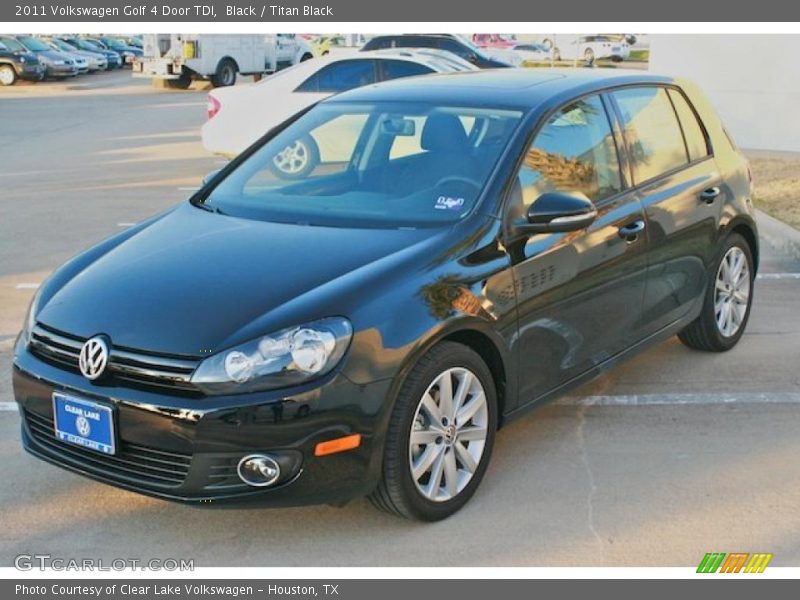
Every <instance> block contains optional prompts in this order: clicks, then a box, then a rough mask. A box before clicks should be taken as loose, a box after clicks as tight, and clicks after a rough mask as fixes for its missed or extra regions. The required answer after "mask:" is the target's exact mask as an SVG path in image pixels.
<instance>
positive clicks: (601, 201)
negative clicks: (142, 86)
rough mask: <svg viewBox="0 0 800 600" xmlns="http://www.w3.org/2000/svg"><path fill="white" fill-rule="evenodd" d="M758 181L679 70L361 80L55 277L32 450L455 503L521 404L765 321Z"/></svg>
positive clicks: (142, 471)
mask: <svg viewBox="0 0 800 600" xmlns="http://www.w3.org/2000/svg"><path fill="white" fill-rule="evenodd" d="M308 138H311V139H313V141H314V146H315V147H316V148H318V149H319V154H320V160H319V164H318V166H317V167H316V168H315V169H314V171H313V172H311V173H308V174H304V175H302V176H300V177H297V178H292V179H287V178H286V177H287V176H286V175H285V174H283V172H281V171H280V170H278V169H276V168H275V167H274V165H275V160H276V157H278V156H279V155H280V154H281V153H284V152H287V151H288V150H289V149H291V148H292V147H293V146H294V145H295V142H296V141H297V140H300V139H306V140H307V139H308ZM751 185H752V184H751V180H750V175H749V170H748V167H747V164H746V162H745V159H744V158H743V157H742V155H741V154H740V152H739V151H738V150H737V149H736V147H735V146H734V144H733V142H732V141H731V139H730V137H729V136H728V134H727V133H726V132H725V129H724V128H723V125H722V124H721V122H720V120H719V118H718V117H717V116H716V115H715V114H714V112H713V111H712V110H711V108H710V107H709V105H708V103H707V102H706V101H705V100H704V99H703V97H702V95H701V94H700V93H699V92H698V91H697V90H696V89H695V87H694V86H692V85H690V84H688V83H685V82H682V81H676V80H673V79H670V78H663V77H658V76H653V75H646V74H645V75H642V74H630V73H624V72H619V71H616V72H614V73H613V74H600V73H596V72H593V71H590V70H581V71H569V72H566V71H565V72H562V71H559V70H540V71H533V70H524V71H523V70H512V69H507V70H502V71H500V70H498V71H484V72H475V73H465V74H454V75H442V76H439V75H434V76H428V77H423V78H411V79H402V80H398V81H393V82H389V83H383V84H379V85H375V86H370V87H367V88H362V89H359V90H355V91H351V92H347V93H344V94H341V95H338V96H336V97H333V98H331V99H329V100H326V101H323V102H321V103H319V104H317V105H316V106H315V107H313V108H311V109H310V110H308V111H306V112H305V113H303V114H301V115H299V116H297V117H295V118H294V119H293V120H291V121H290V122H287V123H285V124H284V125H282V126H281V127H279V128H278V129H276V130H273V131H271V132H270V133H268V134H267V135H266V136H265V137H264V138H262V139H261V140H260V141H259V142H258V143H256V144H255V145H254V146H253V147H251V148H250V149H249V150H247V151H246V152H245V153H244V154H243V155H241V156H240V157H238V158H237V159H236V160H234V161H232V162H231V163H230V164H229V165H228V166H226V167H225V168H224V169H223V170H222V171H220V172H218V173H216V174H215V175H213V176H212V177H211V178H210V179H209V180H208V181H207V182H206V183H205V185H204V186H203V187H202V189H200V191H198V192H197V193H196V194H195V195H194V196H193V197H192V198H191V199H190V200H189V201H187V202H185V203H183V204H180V205H178V206H176V207H174V208H173V209H171V210H169V211H167V212H165V213H163V214H160V215H157V216H155V217H153V218H151V219H149V220H147V221H145V222H143V223H140V224H138V225H137V226H135V227H133V228H131V229H129V230H127V231H125V232H123V233H121V234H119V235H116V236H114V237H112V238H109V239H108V240H106V241H104V242H102V243H100V244H99V245H97V246H95V247H93V248H91V249H89V250H87V251H86V252H84V253H83V254H81V255H79V256H77V257H76V258H74V259H72V260H71V261H70V262H68V263H67V264H65V265H64V266H63V267H61V268H60V269H58V270H57V271H56V272H55V273H54V274H53V275H52V277H50V278H49V279H48V280H47V281H46V282H45V283H44V284H43V285H42V286H41V288H40V290H39V292H38V294H37V295H36V297H35V298H34V300H33V302H32V305H31V307H30V312H29V316H28V319H27V323H26V324H25V328H24V330H23V332H22V333H21V335H20V337H19V339H18V342H17V344H16V349H15V358H14V375H13V381H14V391H15V394H16V399H17V401H18V403H19V406H20V410H21V413H22V416H23V425H22V439H23V443H24V445H25V448H26V449H27V450H28V451H29V452H31V453H32V454H34V455H36V456H38V457H40V458H42V459H44V460H47V461H49V462H52V463H55V464H57V465H60V466H62V467H65V468H67V469H70V470H72V471H75V472H78V473H82V474H84V475H88V476H90V477H93V478H95V479H98V480H101V481H104V482H107V483H111V484H114V485H117V486H120V487H124V488H127V489H130V490H135V491H138V492H143V493H147V494H152V495H155V496H159V497H163V498H170V499H177V500H185V501H204V502H210V501H219V500H223V499H233V498H240V499H241V498H248V497H256V498H259V499H261V500H263V501H265V502H266V503H269V504H274V505H275V504H299V503H313V502H332V503H342V502H345V501H347V500H349V499H352V498H354V497H358V496H363V495H369V496H370V497H371V498H372V500H373V502H374V503H375V504H376V505H377V506H378V507H380V508H382V509H385V510H387V511H390V512H393V513H397V514H400V515H403V516H405V517H409V518H415V519H422V520H436V519H441V518H444V517H447V516H448V515H451V514H452V513H454V512H455V511H457V510H458V509H459V508H460V507H461V506H463V505H464V504H465V503H466V502H467V501H468V500H469V498H470V497H471V496H472V494H473V493H474V492H475V489H476V488H477V486H478V485H479V483H480V481H481V479H482V477H483V475H484V473H485V471H486V468H487V465H488V464H489V458H490V455H491V452H492V445H493V442H494V439H495V432H496V431H497V429H498V427H500V426H501V425H502V424H503V423H505V422H507V421H508V420H510V419H512V418H515V417H517V416H518V415H521V414H523V413H525V412H526V411H527V410H528V409H530V408H531V407H533V406H535V405H537V404H540V403H541V402H543V401H546V400H548V399H551V398H553V397H556V396H558V395H560V394H563V393H564V392H565V391H566V390H568V389H570V388H573V387H574V386H576V385H578V384H580V383H582V382H584V381H586V380H587V379H588V378H590V377H592V376H594V375H597V374H599V373H601V372H602V371H604V370H606V369H608V368H609V367H610V366H612V365H614V364H615V363H617V362H618V361H620V360H621V359H624V358H626V357H628V356H630V355H631V354H633V353H635V352H637V351H640V350H642V349H643V348H646V347H647V346H649V345H651V344H654V343H657V342H659V341H661V340H664V339H666V338H668V337H670V336H673V335H676V334H677V335H678V336H679V337H680V339H681V340H682V341H683V342H684V343H685V344H686V345H687V346H689V347H690V348H693V349H697V350H706V351H714V352H720V351H725V350H728V349H730V348H731V347H733V346H734V345H735V344H736V343H737V342H738V341H739V338H740V337H741V336H742V333H743V332H744V329H745V326H746V324H747V319H748V314H749V310H750V305H751V301H752V297H753V293H752V290H753V281H754V275H755V272H756V267H757V262H758V246H757V234H756V228H755V223H754V219H753V209H752V206H751V194H752V190H751Z"/></svg>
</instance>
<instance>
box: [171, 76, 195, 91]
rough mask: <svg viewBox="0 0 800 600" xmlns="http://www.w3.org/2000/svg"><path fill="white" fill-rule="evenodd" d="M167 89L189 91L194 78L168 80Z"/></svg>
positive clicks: (182, 77)
mask: <svg viewBox="0 0 800 600" xmlns="http://www.w3.org/2000/svg"><path fill="white" fill-rule="evenodd" d="M165 81H166V82H167V87H168V88H170V89H172V90H188V89H189V86H190V85H192V78H191V77H187V76H186V75H181V76H180V77H179V78H178V79H166V80H165Z"/></svg>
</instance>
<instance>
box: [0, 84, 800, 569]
mask: <svg viewBox="0 0 800 600" xmlns="http://www.w3.org/2000/svg"><path fill="white" fill-rule="evenodd" d="M92 78H96V79H92ZM79 82H80V83H79ZM79 82H75V83H73V84H45V85H38V86H20V87H16V88H14V89H13V91H7V90H5V89H3V90H0V109H1V110H2V115H3V118H2V119H0V148H3V159H2V162H1V163H0V164H2V166H0V194H2V200H0V406H3V407H5V408H6V410H4V411H0V481H2V482H3V485H1V486H0V506H1V507H2V513H3V519H2V523H3V526H2V528H0V566H10V565H11V564H12V561H13V557H14V556H16V555H17V554H20V553H49V554H52V555H53V556H60V557H64V558H82V557H95V558H104V559H107V560H110V559H112V558H139V559H148V558H165V557H173V558H174V557H181V558H191V559H194V560H195V564H196V565H197V566H340V565H346V566H473V565H495V566H691V565H696V564H697V563H699V561H700V559H701V558H702V557H703V555H704V554H705V553H706V552H711V551H716V552H737V551H744V552H755V551H759V552H771V553H773V554H774V559H773V562H772V563H771V564H772V565H775V566H798V565H800V461H799V460H798V456H800V437H799V436H798V435H797V433H798V431H800V393H798V392H799V391H800V387H799V386H798V383H800V369H798V368H797V366H798V358H797V357H798V356H800V314H798V310H797V306H798V303H797V298H798V296H800V275H798V274H800V234H798V233H797V232H796V231H794V230H792V229H789V228H787V227H786V226H783V225H782V224H781V223H778V222H775V221H774V220H772V219H769V218H766V217H763V218H762V219H761V221H762V223H761V232H762V244H763V256H764V258H763V261H762V269H761V273H760V278H759V280H758V282H757V286H756V292H755V293H756V296H755V301H754V306H753V313H752V318H751V321H750V324H749V327H748V330H747V333H746V335H745V336H744V337H743V339H742V341H741V343H740V344H739V345H738V346H737V347H736V348H735V349H734V350H732V351H730V352H728V353H726V354H719V355H712V354H704V353H699V352H694V351H691V350H689V349H687V348H685V347H683V346H682V345H681V344H680V343H679V342H678V341H677V340H674V339H673V340H670V341H667V342H665V343H664V344H661V345H660V346H658V347H656V348H653V349H651V350H649V351H647V352H645V353H643V354H641V355H639V356H638V357H636V358H634V359H633V360H631V361H630V362H628V363H626V364H624V365H622V366H620V367H619V368H617V369H615V370H614V371H612V372H610V373H608V374H607V375H605V376H603V377H602V378H600V379H598V380H595V381H593V382H592V383H590V384H588V385H586V386H584V387H583V388H581V389H580V390H578V391H576V392H573V394H572V395H571V396H570V397H569V398H565V399H562V400H561V401H559V402H558V403H555V404H551V405H548V406H545V407H542V408H540V409H538V410H535V411H534V412H532V413H531V414H530V415H529V416H527V417H526V418H524V419H521V420H518V421H516V422H514V423H512V424H510V425H509V426H508V427H506V428H505V429H504V430H502V432H501V433H500V435H499V436H498V438H497V445H496V449H495V453H494V456H493V460H492V464H491V466H490V468H489V471H488V473H487V476H486V478H485V480H484V482H483V484H482V486H481V488H480V489H479V490H478V493H477V494H476V496H475V497H474V499H473V500H472V501H471V502H470V503H469V504H468V505H467V507H466V508H465V509H464V510H462V511H461V512H460V513H458V514H457V515H456V516H454V517H453V518H451V519H448V520H447V521H444V522H441V523H436V524H427V525H423V524H418V523H411V522H407V521H403V520H400V519H397V518H394V517H390V516H387V515H385V514H383V513H380V512H377V511H376V510H375V509H373V508H372V507H371V506H370V505H369V504H368V503H367V502H366V501H357V502H353V503H351V504H349V505H347V506H345V507H343V508H336V507H329V506H319V507H305V508H292V509H259V508H253V507H245V508H242V507H238V506H237V507H226V506H224V505H222V506H214V507H197V506H184V505H180V504H174V503H170V502H165V501H161V500H155V499H151V498H147V497H144V496H140V495H137V494H133V493H130V492H125V491H121V490H117V489H115V488H112V487H108V486H105V485H102V484H99V483H95V482H93V481H90V480H87V479H85V478H82V477H80V476H78V475H74V474H72V473H68V472H66V471H62V470H60V469H58V468H56V467H53V466H50V465H47V464H45V463H42V462H40V461H38V460H36V459H34V458H32V457H30V456H28V455H27V454H25V453H24V452H23V451H22V449H21V448H20V444H19V416H18V415H17V413H16V412H14V411H13V410H8V409H9V408H12V409H13V407H12V406H10V405H9V404H7V403H10V402H12V401H13V397H12V393H11V386H10V369H11V356H10V344H11V340H12V339H13V337H14V335H15V333H16V331H17V330H18V329H19V327H20V325H21V322H22V319H23V316H24V312H25V308H26V305H27V302H28V300H29V298H30V296H31V295H32V293H33V292H34V290H35V287H36V285H37V284H38V283H39V282H40V281H41V280H42V278H43V277H45V276H46V275H47V273H49V272H50V271H51V270H52V269H53V268H55V267H57V266H58V265H59V264H60V263H62V262H63V261H64V260H66V259H67V258H68V257H70V256H71V255H73V254H75V253H76V252H78V251H79V250H81V249H83V248H86V247H87V246H89V245H91V244H93V243H94V242H97V241H98V240H100V239H102V238H104V237H107V236H109V235H112V234H114V233H115V232H117V231H119V230H120V229H121V228H124V227H128V226H130V224H131V223H135V222H136V221H138V220H141V219H142V218H144V217H147V216H149V215H151V214H153V213H156V212H158V211H160V210H163V209H165V208H167V207H169V206H171V205H172V204H174V203H176V202H179V201H181V200H183V199H185V198H186V197H187V196H188V195H189V194H190V193H191V190H192V189H194V188H195V187H196V186H198V185H199V183H200V181H201V179H202V178H203V176H204V175H205V174H206V173H208V172H209V171H211V170H213V169H216V168H219V166H220V162H221V161H220V160H219V159H218V158H215V157H213V156H209V155H208V154H207V153H206V152H205V151H204V150H203V148H202V146H201V145H200V139H199V126H200V125H201V124H202V122H203V120H204V118H205V93H204V92H201V91H192V90H190V91H184V92H180V91H170V90H156V89H153V88H152V87H150V86H149V84H148V83H147V82H144V81H138V80H132V79H131V78H130V74H129V73H127V72H117V73H107V74H99V75H93V76H91V77H89V78H87V77H84V78H82V79H81V80H79Z"/></svg>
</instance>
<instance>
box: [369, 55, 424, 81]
mask: <svg viewBox="0 0 800 600" xmlns="http://www.w3.org/2000/svg"><path fill="white" fill-rule="evenodd" d="M378 64H380V65H381V67H382V75H383V77H382V79H383V80H387V79H399V78H400V77H411V76H412V75H425V74H426V73H430V72H431V69H430V68H429V67H426V66H425V65H421V64H419V63H414V62H410V61H407V60H381V61H379V63H378Z"/></svg>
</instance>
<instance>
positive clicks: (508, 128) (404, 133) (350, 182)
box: [204, 102, 522, 228]
mask: <svg viewBox="0 0 800 600" xmlns="http://www.w3.org/2000/svg"><path fill="white" fill-rule="evenodd" d="M521 116H522V115H521V113H520V112H518V111H511V110H502V109H490V108H485V107H481V108H468V107H456V106H434V105H430V104H423V103H405V102H404V103H388V102H387V103H383V102H381V103H375V104H362V103H353V104H350V103H347V104H345V103H339V102H330V103H323V104H320V105H318V106H317V107H315V108H314V109H312V110H311V111H309V112H308V113H306V114H305V115H303V116H302V117H301V118H300V119H298V120H297V121H295V122H294V123H292V124H291V125H290V126H289V127H287V128H286V129H285V130H284V131H282V132H281V133H280V134H278V135H277V136H276V137H274V138H273V139H272V140H270V141H269V142H267V143H266V144H265V145H264V146H262V147H261V148H260V149H259V150H257V151H256V152H255V153H254V154H253V155H251V156H250V157H249V158H248V159H247V160H245V161H244V162H243V163H242V164H241V165H239V167H238V168H237V169H235V170H234V171H233V172H231V173H230V174H229V175H228V176H227V177H225V179H223V180H222V181H221V182H220V183H219V184H218V185H217V186H216V187H215V188H214V189H213V190H212V191H211V192H210V194H209V195H208V196H207V198H206V199H205V202H204V204H205V205H206V206H207V207H211V208H214V209H218V210H219V211H220V212H223V213H225V214H230V215H235V216H242V217H247V218H255V219H263V220H269V221H278V222H291V223H307V224H312V225H325V226H341V227H344V226H347V227H392V228H394V227H425V226H435V225H438V224H442V223H448V222H453V221H456V220H458V219H460V218H461V217H463V216H465V215H466V214H467V213H468V212H469V211H470V210H471V209H472V207H473V206H474V205H475V202H476V201H477V199H478V197H479V195H480V192H481V191H482V189H483V187H484V185H485V184H486V181H487V179H488V177H489V175H490V173H491V171H492V169H493V167H494V165H495V164H496V163H497V160H498V158H499V157H500V155H501V153H502V151H503V150H504V148H505V147H506V144H507V143H508V140H509V138H510V137H511V135H512V134H513V132H514V130H515V129H516V127H517V125H518V123H519V120H520V118H521Z"/></svg>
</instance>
